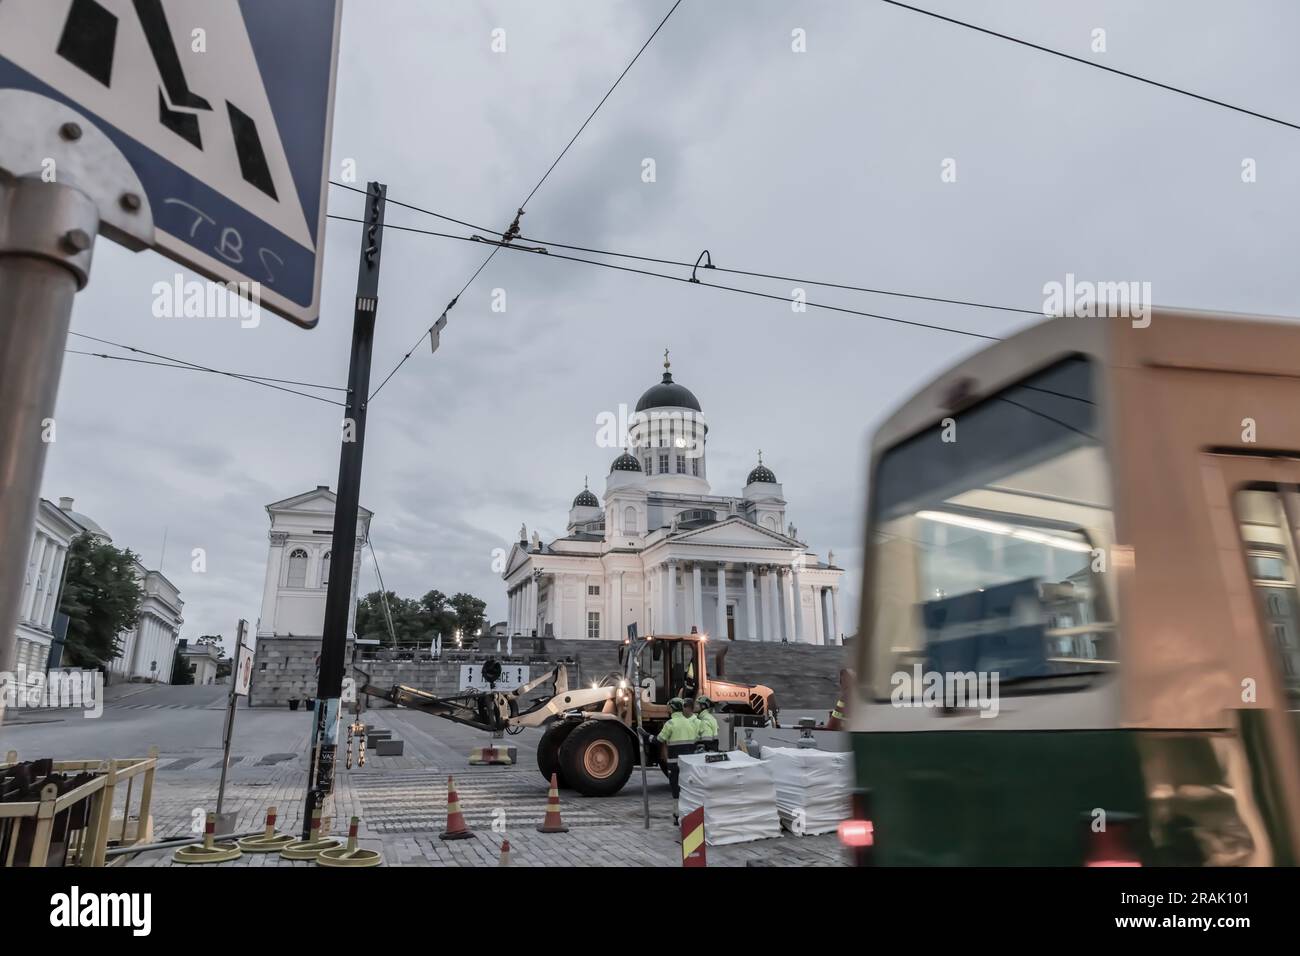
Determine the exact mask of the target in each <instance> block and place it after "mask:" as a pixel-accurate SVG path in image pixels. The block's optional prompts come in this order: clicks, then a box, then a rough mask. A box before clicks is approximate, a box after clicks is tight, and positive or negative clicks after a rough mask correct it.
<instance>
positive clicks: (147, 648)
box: [15, 498, 184, 682]
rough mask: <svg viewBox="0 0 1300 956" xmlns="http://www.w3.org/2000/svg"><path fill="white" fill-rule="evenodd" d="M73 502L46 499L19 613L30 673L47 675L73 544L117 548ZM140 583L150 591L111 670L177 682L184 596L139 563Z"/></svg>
mask: <svg viewBox="0 0 1300 956" xmlns="http://www.w3.org/2000/svg"><path fill="white" fill-rule="evenodd" d="M73 504H74V502H73V499H71V498H60V499H59V504H58V507H55V506H54V505H53V504H52V503H51V502H49V501H46V500H45V499H43V498H42V499H41V501H40V504H39V506H38V507H37V512H36V530H35V534H34V535H33V538H32V547H31V551H30V552H29V556H28V564H27V577H26V581H25V583H24V589H23V603H22V605H21V607H20V610H19V623H18V635H17V636H18V649H17V650H18V656H17V658H16V661H15V666H17V664H23V665H25V666H26V668H27V670H28V672H35V671H44V670H45V667H46V663H47V661H48V659H49V653H50V644H51V643H52V640H53V636H54V635H53V623H54V614H55V612H56V611H57V610H58V604H59V600H60V597H61V590H62V588H61V585H62V583H63V571H64V567H65V566H66V564H67V555H68V548H69V547H70V545H71V543H72V539H73V538H75V537H77V536H78V535H80V534H82V533H86V534H90V535H93V536H94V537H96V538H98V539H99V540H101V541H103V542H106V543H109V544H111V543H112V541H113V539H112V537H111V536H110V535H109V533H108V532H107V531H105V530H104V529H103V528H102V527H100V525H99V524H98V523H97V522H96V521H94V520H93V519H92V518H89V517H87V516H86V515H84V514H81V513H79V512H77V511H74V510H73ZM135 574H136V579H137V580H138V581H139V582H140V585H141V587H143V588H144V592H145V596H144V600H143V601H142V602H141V604H140V618H139V621H138V622H137V623H136V626H135V627H134V628H132V629H131V630H128V631H123V632H122V633H121V634H120V635H119V637H118V641H119V645H120V647H121V654H120V655H118V657H116V658H115V659H114V660H112V661H110V662H109V665H108V671H109V673H110V674H114V675H116V676H117V677H119V678H122V679H126V680H153V681H162V682H167V681H169V680H171V668H172V658H173V655H174V654H175V650H176V640H177V637H178V636H179V634H180V628H181V624H183V623H184V618H183V617H182V613H181V612H182V609H183V608H184V602H183V601H182V600H181V597H180V592H179V591H178V590H177V588H176V586H175V585H174V584H172V583H171V582H170V581H169V580H167V578H166V577H164V576H163V574H162V572H161V571H153V570H150V569H148V568H146V567H145V566H144V565H143V564H141V563H140V562H139V561H136V562H135Z"/></svg>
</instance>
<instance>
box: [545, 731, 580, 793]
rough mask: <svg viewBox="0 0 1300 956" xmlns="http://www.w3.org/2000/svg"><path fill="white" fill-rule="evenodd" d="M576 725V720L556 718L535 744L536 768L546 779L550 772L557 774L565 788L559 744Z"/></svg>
mask: <svg viewBox="0 0 1300 956" xmlns="http://www.w3.org/2000/svg"><path fill="white" fill-rule="evenodd" d="M577 726H578V721H576V720H557V721H555V722H554V723H552V724H551V725H550V726H549V727H547V728H546V732H545V733H543V734H542V739H541V740H540V741H539V742H538V744H537V769H538V770H540V771H541V772H542V776H543V777H545V778H546V779H547V780H550V779H551V774H553V773H554V774H558V775H559V782H560V786H561V787H565V788H566V789H567V788H568V786H569V785H568V783H566V782H565V779H564V770H563V769H562V768H561V767H560V746H561V745H562V744H563V743H564V741H565V738H567V737H568V736H569V734H571V733H573V728H574V727H577Z"/></svg>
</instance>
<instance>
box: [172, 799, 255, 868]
mask: <svg viewBox="0 0 1300 956" xmlns="http://www.w3.org/2000/svg"><path fill="white" fill-rule="evenodd" d="M216 832H217V815H216V814H215V813H213V812H212V811H211V810H209V811H208V815H207V817H206V819H205V820H204V823H203V842H202V843H201V844H200V845H198V846H194V845H193V844H191V845H190V846H183V847H179V848H177V850H176V852H175V853H173V854H172V861H173V862H175V863H225V862H226V861H228V860H237V859H239V858H240V857H241V856H243V855H244V854H243V853H241V852H240V850H239V847H238V846H236V845H235V844H233V843H217V842H216V839H215V837H216Z"/></svg>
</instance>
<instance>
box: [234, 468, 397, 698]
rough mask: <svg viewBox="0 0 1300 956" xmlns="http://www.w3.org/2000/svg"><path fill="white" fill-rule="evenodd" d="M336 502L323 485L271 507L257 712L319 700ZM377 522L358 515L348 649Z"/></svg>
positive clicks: (254, 691)
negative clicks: (365, 554)
mask: <svg viewBox="0 0 1300 956" xmlns="http://www.w3.org/2000/svg"><path fill="white" fill-rule="evenodd" d="M336 502H337V498H336V497H335V495H334V492H332V491H330V489H329V486H328V485H317V486H316V488H315V489H314V490H312V491H307V492H303V493H302V494H300V495H294V496H293V497H292V498H285V499H284V500H282V501H276V502H273V503H271V504H269V505H267V506H266V514H267V517H268V519H269V520H270V547H269V550H268V553H267V560H266V577H265V580H264V583H263V587H262V610H261V615H260V616H259V617H258V620H257V649H256V651H255V652H254V659H253V679H252V686H251V688H250V691H249V702H250V703H251V704H252V705H253V706H267V705H272V704H282V703H286V702H289V701H302V700H306V699H309V698H311V697H314V696H315V694H316V667H317V665H318V654H319V651H320V642H321V637H322V633H323V631H324V626H325V595H326V594H327V592H328V587H329V581H330V568H331V565H332V563H333V561H332V558H333V533H334V506H335V504H336ZM372 517H373V513H372V512H370V511H369V510H367V509H366V508H360V509H359V511H358V514H357V529H356V537H355V538H354V540H353V548H354V551H353V561H352V587H351V595H350V597H349V600H348V629H347V633H348V642H349V647H350V646H351V641H352V639H353V632H354V630H355V628H356V613H357V585H358V582H359V581H360V579H361V549H362V548H363V547H364V546H365V545H366V544H367V543H368V542H369V540H370V521H371V518H372Z"/></svg>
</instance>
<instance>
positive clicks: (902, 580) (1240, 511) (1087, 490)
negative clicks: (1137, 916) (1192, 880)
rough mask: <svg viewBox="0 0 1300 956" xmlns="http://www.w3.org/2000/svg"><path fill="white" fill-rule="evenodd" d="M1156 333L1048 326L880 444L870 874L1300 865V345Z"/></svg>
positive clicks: (859, 652) (1293, 340) (942, 391)
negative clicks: (935, 868)
mask: <svg viewBox="0 0 1300 956" xmlns="http://www.w3.org/2000/svg"><path fill="white" fill-rule="evenodd" d="M1150 319H1151V321H1150V323H1149V325H1147V326H1145V327H1141V326H1140V325H1139V324H1136V323H1133V322H1131V321H1130V320H1128V319H1101V318H1058V319H1052V320H1049V321H1047V322H1044V323H1041V324H1039V325H1037V326H1033V327H1031V328H1029V329H1027V330H1025V331H1023V332H1021V333H1019V334H1017V335H1015V336H1013V337H1011V338H1009V339H1007V340H1005V341H1003V342H1000V343H998V344H997V345H994V346H992V347H990V348H988V349H986V350H985V351H983V352H981V353H978V354H976V355H975V356H973V357H972V358H970V359H968V360H966V361H964V362H962V363H961V364H959V365H958V366H956V367H955V368H953V369H951V370H950V371H949V372H947V373H945V374H944V375H942V376H940V377H939V378H938V379H936V380H935V381H934V382H932V383H931V384H930V385H929V386H927V387H926V388H924V389H923V390H921V391H920V392H919V393H917V395H916V396H914V397H913V398H912V399H911V400H910V401H908V402H907V403H905V404H904V405H903V406H901V407H900V408H899V409H898V410H896V411H895V412H894V414H893V415H892V416H891V417H889V418H888V419H887V420H886V421H885V422H884V423H883V424H882V426H881V427H880V428H879V430H878V431H877V434H876V436H875V439H874V442H873V447H872V455H871V477H870V482H869V490H868V503H867V514H868V522H867V534H866V542H865V551H864V553H865V554H866V560H865V568H864V577H863V588H862V608H861V615H860V622H861V624H860V628H859V633H860V635H861V637H860V639H859V640H858V641H857V642H856V647H855V649H854V651H853V653H854V657H855V660H856V674H857V678H856V689H855V694H854V698H853V701H852V705H851V713H850V730H851V732H852V737H853V751H854V755H855V767H856V769H855V775H856V786H857V787H858V790H859V797H858V801H857V807H858V812H856V813H855V816H859V817H862V816H865V817H866V818H868V819H870V821H871V830H872V832H873V844H872V847H871V849H870V851H869V852H868V853H865V854H863V855H862V856H860V857H859V859H860V860H862V861H864V862H865V861H869V862H871V863H872V864H875V865H1038V866H1075V865H1084V864H1088V865H1165V864H1168V865H1294V864H1295V863H1296V862H1297V861H1298V860H1300V723H1298V722H1297V716H1298V714H1297V708H1298V707H1300V704H1298V701H1300V605H1298V604H1297V598H1296V584H1297V581H1298V580H1300V558H1298V557H1297V554H1298V552H1300V546H1298V544H1297V541H1298V538H1300V325H1288V324H1283V323H1278V322H1270V321H1266V320H1261V319H1257V318H1252V317H1246V316H1222V315H1220V316H1209V315H1204V314H1195V313H1185V312H1172V311H1162V310H1159V309H1156V310H1154V312H1153V313H1152V314H1151V316H1150ZM945 675H957V677H958V679H957V680H956V681H954V680H951V679H946V678H945V679H943V680H941V681H939V682H938V683H937V685H936V684H935V680H934V678H935V677H936V676H938V677H940V678H944V676H945ZM964 675H973V677H974V678H975V680H974V682H971V683H963V681H964V680H965V679H966V677H965V676H964ZM994 675H996V676H997V679H998V684H997V687H996V689H995V688H994V687H993V683H992V682H993V679H994ZM917 677H921V678H922V680H921V681H920V682H918V681H917V680H916V678H917ZM980 679H984V680H985V685H984V690H983V693H982V694H981V693H980V692H979V690H980V685H979V683H978V681H979V680H980ZM927 680H929V681H931V684H932V686H931V687H930V688H929V689H928V693H927V688H926V681H927ZM963 687H964V689H965V691H966V692H967V694H966V698H965V699H961V698H959V697H957V696H956V695H957V694H958V693H959V692H961V690H962V688H963ZM945 694H947V695H948V696H945ZM945 705H946V706H945ZM981 713H985V714H987V715H988V716H981Z"/></svg>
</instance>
